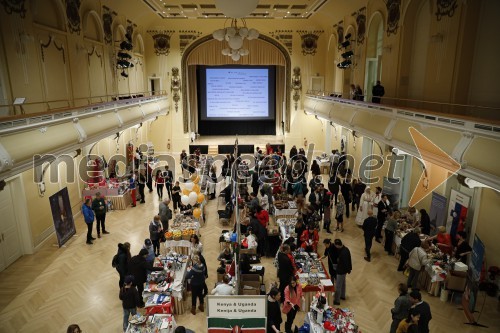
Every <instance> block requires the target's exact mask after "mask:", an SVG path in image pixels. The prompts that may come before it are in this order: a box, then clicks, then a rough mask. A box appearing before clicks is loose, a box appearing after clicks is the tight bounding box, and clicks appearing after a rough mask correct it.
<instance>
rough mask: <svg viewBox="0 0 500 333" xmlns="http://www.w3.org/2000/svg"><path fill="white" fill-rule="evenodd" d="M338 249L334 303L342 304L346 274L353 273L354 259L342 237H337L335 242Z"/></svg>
mask: <svg viewBox="0 0 500 333" xmlns="http://www.w3.org/2000/svg"><path fill="white" fill-rule="evenodd" d="M333 244H334V245H335V247H336V248H337V250H338V255H339V258H338V262H337V283H336V285H335V290H336V291H335V299H334V302H333V304H335V305H340V300H345V294H346V275H347V274H351V271H352V261H351V252H350V251H349V249H348V248H347V247H345V246H344V244H342V241H341V240H340V239H336V240H335V241H334V243H333Z"/></svg>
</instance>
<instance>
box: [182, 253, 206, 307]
mask: <svg viewBox="0 0 500 333" xmlns="http://www.w3.org/2000/svg"><path fill="white" fill-rule="evenodd" d="M206 269H207V268H206V267H205V265H203V263H202V262H201V260H200V257H199V256H198V255H195V256H194V257H193V267H191V270H190V271H189V272H188V273H187V276H186V279H188V280H191V313H192V314H193V315H196V299H197V298H198V299H199V300H200V306H199V307H198V309H199V310H200V311H201V312H204V311H205V306H204V297H203V289H204V288H205V284H206V283H205V278H206Z"/></svg>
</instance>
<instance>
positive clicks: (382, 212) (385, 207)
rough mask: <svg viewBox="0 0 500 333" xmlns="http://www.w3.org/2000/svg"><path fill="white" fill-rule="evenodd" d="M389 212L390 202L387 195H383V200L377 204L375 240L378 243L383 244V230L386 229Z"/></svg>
mask: <svg viewBox="0 0 500 333" xmlns="http://www.w3.org/2000/svg"><path fill="white" fill-rule="evenodd" d="M374 201H375V200H374ZM388 211H389V200H387V195H385V194H383V195H382V198H381V199H380V200H379V201H378V203H377V233H376V235H375V240H376V241H377V242H378V243H381V242H382V241H381V238H382V228H383V227H384V223H385V220H386V218H387V212H388Z"/></svg>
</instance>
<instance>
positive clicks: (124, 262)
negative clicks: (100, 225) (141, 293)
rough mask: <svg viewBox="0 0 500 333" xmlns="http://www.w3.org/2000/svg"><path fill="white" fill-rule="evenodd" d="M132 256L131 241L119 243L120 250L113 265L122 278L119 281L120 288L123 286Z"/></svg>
mask: <svg viewBox="0 0 500 333" xmlns="http://www.w3.org/2000/svg"><path fill="white" fill-rule="evenodd" d="M130 258H131V256H130V243H128V242H125V243H123V244H122V243H118V252H117V253H116V261H115V262H113V266H114V267H115V269H116V271H117V272H118V274H119V275H120V280H119V281H118V287H119V288H121V287H122V286H123V283H124V282H125V276H126V275H127V272H128V264H129V262H130Z"/></svg>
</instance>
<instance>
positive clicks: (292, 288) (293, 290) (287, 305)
mask: <svg viewBox="0 0 500 333" xmlns="http://www.w3.org/2000/svg"><path fill="white" fill-rule="evenodd" d="M303 300H304V295H303V293H302V286H301V285H300V284H298V283H297V280H295V279H294V278H292V280H291V281H290V283H289V284H288V286H286V288H285V301H284V302H283V309H282V310H281V311H282V312H283V313H284V314H286V322H285V332H286V333H292V325H293V321H294V320H295V316H296V315H297V312H299V310H300V303H301V301H303Z"/></svg>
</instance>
